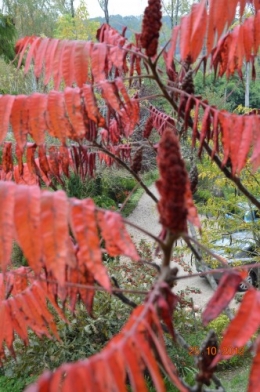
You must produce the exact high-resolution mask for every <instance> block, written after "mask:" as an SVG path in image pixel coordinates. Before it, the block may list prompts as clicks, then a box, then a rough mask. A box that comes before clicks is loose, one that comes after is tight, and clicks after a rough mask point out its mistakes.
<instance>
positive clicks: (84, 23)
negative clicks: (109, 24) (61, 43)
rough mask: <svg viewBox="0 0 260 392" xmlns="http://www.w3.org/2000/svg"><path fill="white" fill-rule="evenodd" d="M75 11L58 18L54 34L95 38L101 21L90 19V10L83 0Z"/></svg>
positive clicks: (84, 38) (77, 37)
mask: <svg viewBox="0 0 260 392" xmlns="http://www.w3.org/2000/svg"><path fill="white" fill-rule="evenodd" d="M73 13H74V15H73V16H72V14H65V15H61V16H60V17H59V18H58V20H57V23H56V29H55V33H54V36H55V37H56V38H60V39H65V38H68V39H81V40H88V39H94V37H95V34H96V30H97V28H98V27H99V23H98V22H94V21H90V20H89V14H88V10H87V7H86V5H85V3H84V1H83V0H81V1H80V3H79V6H78V8H77V9H76V12H74V11H73Z"/></svg>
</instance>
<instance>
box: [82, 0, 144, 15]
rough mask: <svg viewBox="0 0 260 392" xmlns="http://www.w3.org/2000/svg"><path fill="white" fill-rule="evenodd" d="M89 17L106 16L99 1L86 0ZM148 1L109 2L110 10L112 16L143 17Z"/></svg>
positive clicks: (120, 0) (117, 0) (124, 0)
mask: <svg viewBox="0 0 260 392" xmlns="http://www.w3.org/2000/svg"><path fill="white" fill-rule="evenodd" d="M86 3H87V7H88V12H89V16H90V17H91V18H94V17H95V16H104V13H103V11H102V10H101V8H100V6H99V4H98V0H86ZM147 4H148V0H109V3H108V10H109V14H110V15H117V14H119V15H122V16H126V15H142V13H143V11H144V9H145V7H146V6H147Z"/></svg>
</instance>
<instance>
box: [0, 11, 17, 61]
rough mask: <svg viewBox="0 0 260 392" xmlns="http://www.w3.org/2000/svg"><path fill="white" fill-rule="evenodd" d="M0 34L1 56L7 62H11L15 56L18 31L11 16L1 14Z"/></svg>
mask: <svg viewBox="0 0 260 392" xmlns="http://www.w3.org/2000/svg"><path fill="white" fill-rule="evenodd" d="M0 33H1V38H0V55H2V56H4V59H5V60H7V61H8V60H9V61H11V60H13V59H14V56H15V52H14V43H15V39H16V34H17V31H16V28H15V25H14V21H13V20H12V18H11V17H10V16H8V15H2V14H0Z"/></svg>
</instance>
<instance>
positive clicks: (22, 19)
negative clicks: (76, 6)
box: [2, 0, 71, 37]
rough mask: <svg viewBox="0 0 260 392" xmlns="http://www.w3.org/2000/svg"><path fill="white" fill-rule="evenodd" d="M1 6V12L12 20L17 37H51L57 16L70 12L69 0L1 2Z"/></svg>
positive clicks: (8, 0) (15, 0)
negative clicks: (42, 35)
mask: <svg viewBox="0 0 260 392" xmlns="http://www.w3.org/2000/svg"><path fill="white" fill-rule="evenodd" d="M2 4H3V5H2V9H3V12H4V13H5V14H7V15H10V16H11V17H12V18H13V21H14V23H15V27H16V29H17V32H18V36H19V37H24V36H26V35H41V34H44V35H46V36H48V37H53V32H54V28H55V23H56V20H57V18H58V16H59V15H60V14H62V15H63V14H66V13H70V12H71V9H70V0H69V1H63V0H47V1H46V0H42V1H38V0H3V1H2Z"/></svg>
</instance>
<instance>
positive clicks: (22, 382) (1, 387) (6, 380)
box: [0, 376, 36, 392]
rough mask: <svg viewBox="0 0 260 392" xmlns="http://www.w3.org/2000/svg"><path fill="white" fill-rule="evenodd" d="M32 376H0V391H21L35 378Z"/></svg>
mask: <svg viewBox="0 0 260 392" xmlns="http://www.w3.org/2000/svg"><path fill="white" fill-rule="evenodd" d="M35 378H36V377H35V376H34V377H29V378H16V377H6V376H0V392H22V391H24V389H25V388H26V387H27V385H29V384H31V383H33V382H34V380H35Z"/></svg>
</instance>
